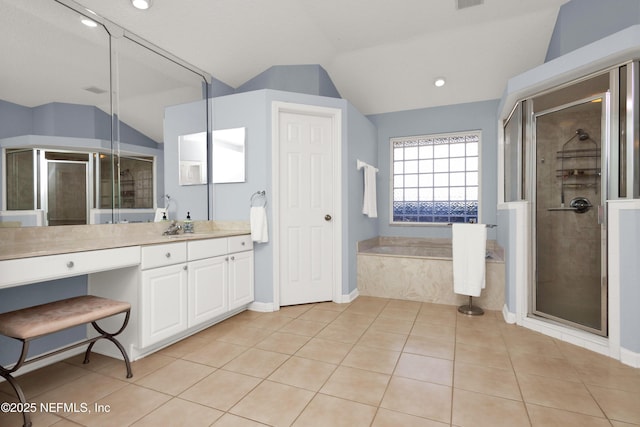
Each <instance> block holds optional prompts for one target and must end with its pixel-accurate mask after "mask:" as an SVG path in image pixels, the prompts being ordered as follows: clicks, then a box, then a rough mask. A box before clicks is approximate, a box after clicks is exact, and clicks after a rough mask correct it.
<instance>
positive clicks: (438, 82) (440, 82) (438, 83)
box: [433, 77, 446, 87]
mask: <svg viewBox="0 0 640 427" xmlns="http://www.w3.org/2000/svg"><path fill="white" fill-rule="evenodd" d="M445 83H446V81H445V80H444V77H438V78H437V79H435V80H434V81H433V84H434V86H436V87H442V86H444V84H445Z"/></svg>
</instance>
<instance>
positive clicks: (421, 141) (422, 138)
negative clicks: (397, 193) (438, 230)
mask: <svg viewBox="0 0 640 427" xmlns="http://www.w3.org/2000/svg"><path fill="white" fill-rule="evenodd" d="M460 137H464V138H467V137H472V138H477V142H478V146H477V147H478V151H477V155H469V154H468V153H466V152H465V153H464V157H459V156H453V158H454V159H455V158H458V159H460V158H464V159H465V170H464V172H465V174H466V173H467V172H476V173H477V185H473V184H471V185H468V184H467V181H466V175H465V184H464V186H454V187H458V188H464V189H465V195H466V193H467V188H468V187H477V211H476V213H475V215H467V216H463V217H460V216H457V215H451V214H447V215H433V218H432V220H431V221H396V220H395V216H394V190H395V189H397V188H400V187H396V186H395V185H394V184H395V182H394V181H395V176H396V174H395V169H394V162H395V161H396V159H395V158H394V143H403V142H404V143H406V142H415V143H416V144H417V145H419V146H429V145H432V146H436V145H440V144H443V145H444V144H447V145H449V144H451V143H452V142H451V141H450V142H443V143H440V144H433V143H426V141H434V140H446V139H451V138H460ZM481 153H482V131H480V130H470V131H459V132H450V133H441V134H427V135H415V136H405V137H393V138H389V163H390V168H389V171H390V172H389V224H390V225H412V226H429V225H443V224H445V225H446V224H450V223H452V222H461V221H459V220H458V218H460V219H462V220H465V221H467V220H469V217H472V218H473V219H474V220H475V221H478V222H479V220H480V198H481V192H482V191H481V187H482V185H481V182H482V179H481V170H480V169H481V164H482V156H481ZM476 157H477V169H476V170H467V166H466V163H467V159H468V158H476ZM451 158H452V157H451V155H450V153H447V156H446V157H440V158H439V159H447V160H449V161H450V160H451ZM435 159H436V157H431V158H430V159H428V160H435ZM449 165H450V162H449ZM449 165H448V166H447V171H446V173H449V174H450V173H451V172H450V170H449V169H448V168H449ZM418 172H420V171H419V170H418ZM456 172H459V171H454V173H456ZM429 173H430V174H432V175H434V174H435V173H436V172H435V170H431V171H430V172H429ZM440 173H445V172H440ZM403 174H404V171H403ZM446 186H447V187H446V188H448V189H450V188H451V182H450V181H448V183H447V184H446ZM403 188H406V183H403ZM409 188H423V189H432V190H433V189H434V188H437V187H436V186H435V183H432V184H431V186H423V187H420V185H419V184H418V186H417V187H409ZM444 188H445V187H440V189H444ZM465 197H466V196H465ZM418 199H420V197H418ZM424 200H425V199H423V200H422V201H424ZM431 201H433V202H436V201H437V200H436V197H435V196H433V197H432V199H431ZM441 201H442V202H445V201H446V202H447V203H450V202H451V198H450V193H449V198H448V199H447V200H443V199H441ZM416 203H417V201H416ZM437 216H439V217H440V218H441V219H444V218H443V217H444V216H446V217H447V220H446V221H445V220H439V221H435V219H436V217H437Z"/></svg>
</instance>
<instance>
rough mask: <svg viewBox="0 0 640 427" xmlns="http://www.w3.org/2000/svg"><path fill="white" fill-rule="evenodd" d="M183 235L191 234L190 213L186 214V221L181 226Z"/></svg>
mask: <svg viewBox="0 0 640 427" xmlns="http://www.w3.org/2000/svg"><path fill="white" fill-rule="evenodd" d="M182 229H183V230H184V232H185V233H193V222H191V212H187V219H185V220H184V223H183V224H182Z"/></svg>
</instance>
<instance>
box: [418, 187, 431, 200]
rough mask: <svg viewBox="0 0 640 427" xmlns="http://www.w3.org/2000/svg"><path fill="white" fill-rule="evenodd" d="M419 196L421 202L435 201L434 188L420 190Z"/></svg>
mask: <svg viewBox="0 0 640 427" xmlns="http://www.w3.org/2000/svg"><path fill="white" fill-rule="evenodd" d="M418 196H419V197H420V200H425V201H431V200H433V188H421V189H420V190H418Z"/></svg>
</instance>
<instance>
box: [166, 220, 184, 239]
mask: <svg viewBox="0 0 640 427" xmlns="http://www.w3.org/2000/svg"><path fill="white" fill-rule="evenodd" d="M180 230H182V226H181V225H180V224H178V222H177V221H176V220H173V221H171V224H169V227H168V228H167V229H166V230H165V231H164V233H162V235H163V236H169V235H171V236H173V235H176V234H178V232H179V231H180Z"/></svg>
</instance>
